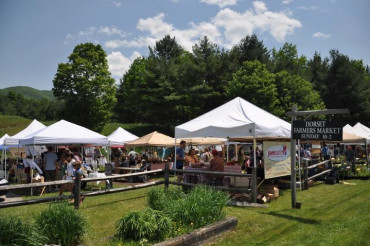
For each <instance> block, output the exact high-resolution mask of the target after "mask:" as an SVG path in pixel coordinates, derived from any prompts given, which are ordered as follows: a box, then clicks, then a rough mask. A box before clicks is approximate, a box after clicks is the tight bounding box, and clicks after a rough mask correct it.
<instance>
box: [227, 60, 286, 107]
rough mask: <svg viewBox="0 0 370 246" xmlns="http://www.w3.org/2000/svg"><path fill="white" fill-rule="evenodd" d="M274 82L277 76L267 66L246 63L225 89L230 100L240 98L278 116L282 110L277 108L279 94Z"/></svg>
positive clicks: (250, 62) (257, 63) (251, 62)
mask: <svg viewBox="0 0 370 246" xmlns="http://www.w3.org/2000/svg"><path fill="white" fill-rule="evenodd" d="M274 82H275V76H274V74H272V73H270V72H269V71H268V70H267V68H266V65H264V64H262V63H261V62H259V61H248V62H244V64H243V66H242V67H241V68H240V69H239V70H238V71H237V72H236V73H234V76H233V79H232V80H231V81H230V82H229V83H228V85H227V87H226V88H225V90H226V95H227V97H228V98H229V99H232V98H234V97H237V96H240V97H242V98H244V99H246V100H247V101H249V102H251V103H253V104H255V105H257V106H258V107H260V108H263V109H265V110H266V111H268V112H271V113H273V114H278V113H279V112H280V110H279V109H277V108H276V106H277V105H278V94H277V89H276V86H275V84H274Z"/></svg>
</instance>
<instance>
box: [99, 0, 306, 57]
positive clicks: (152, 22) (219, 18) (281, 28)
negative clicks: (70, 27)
mask: <svg viewBox="0 0 370 246" xmlns="http://www.w3.org/2000/svg"><path fill="white" fill-rule="evenodd" d="M290 15H291V13H289V12H272V11H269V10H268V8H267V7H266V4H265V3H263V2H261V1H255V2H253V8H252V9H249V10H246V11H245V12H244V13H239V12H236V11H234V10H231V9H229V8H225V9H221V10H220V11H219V12H218V13H217V15H216V16H215V17H214V18H213V19H212V20H211V21H210V22H201V23H189V28H187V29H177V28H175V27H174V26H173V25H172V24H170V23H168V22H166V21H165V20H164V18H165V15H164V13H160V14H158V15H156V16H154V17H149V18H146V19H139V21H138V24H137V26H136V27H137V29H138V30H140V31H142V32H144V33H145V32H146V33H147V34H146V35H142V36H140V37H139V38H137V39H134V40H127V39H114V40H110V41H107V42H106V43H105V46H106V47H108V48H112V49H116V48H119V47H135V48H142V47H147V46H151V47H152V46H154V45H155V42H156V41H158V40H160V39H162V38H163V37H164V36H165V35H170V36H171V37H175V38H176V41H177V42H178V43H179V44H180V45H181V46H183V47H184V48H185V49H186V50H189V51H191V48H192V46H193V45H194V43H195V42H196V40H198V39H199V38H202V37H203V36H207V37H208V38H209V40H210V41H211V42H213V43H216V44H218V45H220V46H222V47H225V48H231V47H232V46H233V45H235V44H237V43H238V42H239V41H240V40H241V39H242V38H244V37H245V36H246V35H252V34H253V33H255V32H256V31H258V30H259V31H262V32H269V33H270V34H271V35H272V36H273V37H274V38H275V39H276V40H277V41H279V42H283V41H284V40H285V37H286V36H287V35H290V34H292V33H293V32H294V30H295V29H296V28H299V27H301V26H302V24H301V22H299V21H298V20H296V19H294V18H291V17H290Z"/></svg>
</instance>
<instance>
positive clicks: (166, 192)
mask: <svg viewBox="0 0 370 246" xmlns="http://www.w3.org/2000/svg"><path fill="white" fill-rule="evenodd" d="M182 197H184V193H183V192H182V191H181V189H180V188H179V187H171V188H168V189H163V188H162V187H153V188H152V189H150V190H149V192H148V204H149V206H150V207H151V208H152V209H155V210H161V211H163V210H164V209H165V207H166V206H167V205H168V204H169V203H173V202H175V201H177V200H179V199H180V198H182Z"/></svg>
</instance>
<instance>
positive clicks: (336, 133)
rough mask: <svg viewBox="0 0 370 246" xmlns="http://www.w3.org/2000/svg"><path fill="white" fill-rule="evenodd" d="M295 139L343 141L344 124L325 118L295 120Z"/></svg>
mask: <svg viewBox="0 0 370 246" xmlns="http://www.w3.org/2000/svg"><path fill="white" fill-rule="evenodd" d="M293 139H300V140H326V141H342V140H343V128H342V124H341V123H340V122H336V121H325V120H295V121H293Z"/></svg>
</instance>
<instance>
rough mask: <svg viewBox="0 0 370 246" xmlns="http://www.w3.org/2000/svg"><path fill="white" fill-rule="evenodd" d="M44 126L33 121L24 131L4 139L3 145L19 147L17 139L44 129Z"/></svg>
mask: <svg viewBox="0 0 370 246" xmlns="http://www.w3.org/2000/svg"><path fill="white" fill-rule="evenodd" d="M45 127H46V126H45V125H44V124H42V123H41V122H39V121H37V120H33V121H32V122H31V124H29V125H28V126H27V127H26V128H25V129H23V130H22V131H20V132H18V133H17V134H15V135H13V136H11V137H8V138H6V139H5V141H4V144H6V145H19V139H21V138H24V137H26V136H28V135H30V134H32V133H34V132H37V131H39V130H41V129H44V128H45Z"/></svg>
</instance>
